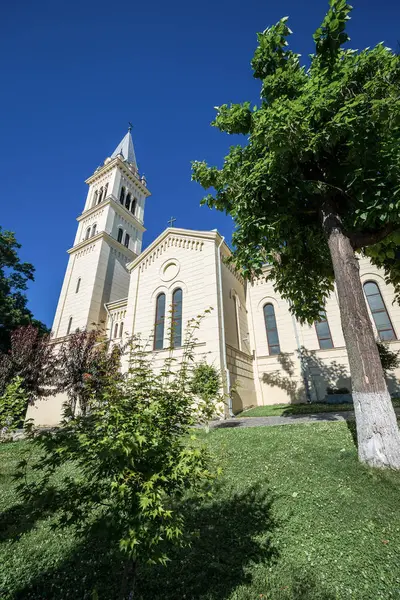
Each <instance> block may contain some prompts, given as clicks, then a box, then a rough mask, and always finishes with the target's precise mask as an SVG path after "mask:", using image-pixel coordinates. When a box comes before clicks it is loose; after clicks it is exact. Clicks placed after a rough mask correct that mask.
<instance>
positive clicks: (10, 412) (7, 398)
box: [0, 376, 27, 441]
mask: <svg viewBox="0 0 400 600" xmlns="http://www.w3.org/2000/svg"><path fill="white" fill-rule="evenodd" d="M22 384H23V380H22V377H18V376H16V377H14V379H13V380H12V381H11V382H10V383H9V384H8V385H7V386H6V389H5V390H4V393H3V395H2V396H0V439H1V440H2V441H4V440H7V439H9V437H10V434H11V433H12V432H13V431H15V430H16V429H17V428H18V427H20V426H21V425H22V423H23V420H24V416H25V410H26V405H27V393H26V391H25V389H24V388H23V385H22Z"/></svg>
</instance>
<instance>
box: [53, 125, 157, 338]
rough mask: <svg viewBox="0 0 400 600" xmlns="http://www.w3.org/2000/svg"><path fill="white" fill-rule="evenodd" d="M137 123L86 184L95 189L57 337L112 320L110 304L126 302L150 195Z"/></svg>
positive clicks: (81, 223)
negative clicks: (135, 137)
mask: <svg viewBox="0 0 400 600" xmlns="http://www.w3.org/2000/svg"><path fill="white" fill-rule="evenodd" d="M131 128H132V126H131V124H129V129H128V132H127V134H126V135H125V137H124V138H123V139H122V140H121V142H120V143H119V144H118V146H117V147H116V148H115V150H114V152H113V153H112V155H111V156H110V157H108V158H106V160H105V161H104V163H103V164H102V165H101V166H99V167H98V168H97V169H96V170H95V172H94V173H93V175H91V177H89V179H87V180H86V183H87V184H88V186H89V190H88V194H87V197H86V202H85V206H84V209H83V212H82V214H81V215H80V216H79V217H78V218H77V221H78V227H77V231H76V236H75V241H74V245H73V246H72V248H70V249H69V250H68V254H69V261H68V266H67V270H66V273H65V276H64V282H63V285H62V288H61V293H60V298H59V300H58V306H57V310H56V315H55V317H54V323H53V329H52V331H53V336H54V338H63V337H64V336H66V335H68V334H69V333H71V332H72V331H75V330H76V329H78V328H79V329H82V328H90V327H91V326H93V325H94V324H96V325H98V324H100V323H102V322H105V321H106V316H107V315H106V309H105V307H104V304H105V303H106V302H113V301H114V300H118V299H120V298H121V299H122V298H126V296H127V295H128V288H129V273H128V271H127V269H126V264H127V263H129V262H131V261H132V260H133V259H134V258H136V256H137V255H138V254H140V252H141V248H142V235H143V232H144V231H145V228H144V226H143V222H144V207H145V201H146V198H147V197H148V196H150V192H149V190H148V189H147V185H146V179H145V177H144V175H140V174H139V170H138V166H137V163H136V157H135V151H134V147H133V141H132V136H131Z"/></svg>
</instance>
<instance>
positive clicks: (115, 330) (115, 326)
mask: <svg viewBox="0 0 400 600" xmlns="http://www.w3.org/2000/svg"><path fill="white" fill-rule="evenodd" d="M114 337H115V338H116V337H118V323H115V325H114Z"/></svg>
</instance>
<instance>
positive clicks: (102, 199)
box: [27, 129, 400, 425]
mask: <svg viewBox="0 0 400 600" xmlns="http://www.w3.org/2000/svg"><path fill="white" fill-rule="evenodd" d="M86 183H87V184H88V186H89V189H88V194H87V198H86V202H85V205H84V208H83V212H82V214H81V215H80V216H79V217H78V218H77V221H78V227H77V231H76V236H75V240H74V244H73V246H72V247H71V248H70V249H69V250H68V254H69V260H68V266H67V269H66V273H65V277H64V282H63V285H62V289H61V293H60V298H59V301H58V306H57V310H56V314H55V317H54V323H53V328H52V333H53V339H54V340H55V341H56V343H57V341H60V342H62V341H63V340H64V339H65V337H66V336H68V335H69V334H70V333H71V332H73V331H75V330H76V329H85V328H91V327H93V324H98V325H100V324H105V327H106V331H107V335H108V337H109V339H110V340H112V341H113V343H121V341H122V340H124V339H125V340H126V339H127V338H128V337H129V336H132V335H134V334H140V335H141V337H142V339H145V340H146V339H148V340H151V342H150V343H151V347H149V352H153V353H154V358H155V365H156V366H157V363H158V364H161V362H162V360H163V358H165V357H166V356H167V352H168V350H167V348H169V347H170V345H171V340H170V339H169V335H170V334H169V331H170V327H169V324H168V320H169V319H170V318H171V310H172V306H173V307H174V322H175V323H176V326H175V327H174V331H173V336H172V345H173V347H174V349H175V350H174V352H175V356H176V357H177V358H178V359H179V355H180V354H181V353H182V348H181V345H182V339H183V335H184V331H185V327H186V324H187V323H188V321H189V320H190V319H192V318H193V317H196V315H198V314H201V313H204V311H205V310H206V309H208V308H210V307H211V308H212V309H213V310H212V311H210V312H209V313H207V314H206V315H205V318H204V320H203V321H202V323H201V327H200V329H199V331H198V332H197V337H198V343H197V344H196V346H195V352H196V361H206V362H207V363H209V364H212V365H214V366H215V367H217V368H218V369H219V370H220V371H221V373H222V376H223V380H224V387H225V390H224V392H225V395H226V397H227V398H228V397H229V401H228V402H227V406H226V415H225V416H232V415H233V414H237V413H238V412H240V411H242V410H243V409H246V408H248V407H251V406H257V405H264V404H276V403H282V402H287V403H291V402H306V401H312V402H317V401H323V400H325V398H326V395H327V389H328V388H335V389H336V390H337V389H339V388H347V389H348V390H351V381H350V374H349V367H348V360H347V354H346V348H345V343H344V339H343V333H342V328H341V323H340V314H339V306H338V301H337V294H336V290H335V291H334V292H333V293H332V294H331V296H330V298H329V299H328V301H327V304H326V310H325V312H324V313H323V314H321V319H320V320H319V322H317V323H315V324H314V325H312V326H309V325H300V324H299V323H298V322H297V321H296V319H295V318H294V317H293V316H292V315H291V313H290V311H289V306H288V303H287V302H286V301H285V300H283V299H282V298H281V297H280V296H279V294H278V293H276V292H275V291H274V289H273V284H272V282H270V281H268V280H266V275H267V274H268V267H265V276H263V277H261V278H259V279H258V280H255V281H253V282H251V283H250V282H246V281H244V280H243V278H242V277H241V275H240V273H238V272H237V271H235V269H234V268H233V267H232V266H231V265H229V264H226V261H225V259H226V258H227V257H228V256H229V255H230V249H229V247H228V245H227V244H226V242H225V240H224V237H223V236H221V235H220V234H219V233H218V231H217V230H216V229H214V230H211V231H197V230H194V229H193V230H192V229H180V228H177V227H168V228H167V229H165V231H163V232H162V233H161V234H160V235H159V236H158V237H157V238H156V239H155V240H154V241H153V242H152V243H151V244H149V245H148V246H147V247H146V248H145V250H143V251H142V237H143V234H144V232H145V227H144V213H145V204H146V200H147V198H148V197H149V196H150V191H149V189H148V187H147V182H146V179H145V177H144V176H143V175H141V174H140V173H139V170H138V166H137V162H136V157H135V151H134V147H133V142H132V137H131V132H130V129H129V130H128V133H127V134H126V135H125V137H124V138H123V139H122V141H121V142H120V143H119V144H118V145H117V147H116V149H115V150H114V152H113V153H112V154H111V156H110V157H108V158H106V159H105V161H104V163H103V165H102V166H100V167H98V168H97V169H96V170H95V172H94V173H93V175H91V176H90V177H89V178H88V179H87V180H86ZM171 224H172V223H171ZM359 262H360V277H361V280H362V284H363V287H364V292H365V296H366V300H367V305H368V307H369V312H370V317H371V322H372V325H373V327H374V330H375V333H376V338H377V340H382V341H385V342H387V343H388V344H389V346H390V348H391V349H393V350H400V342H399V341H398V340H399V336H400V306H399V305H398V304H397V303H393V300H394V290H393V288H392V286H391V285H387V284H386V283H385V280H384V274H383V273H382V272H381V271H380V270H379V269H377V268H376V267H374V266H373V265H371V263H370V262H369V260H368V259H367V258H360V261H359ZM399 379H400V370H398V371H397V372H395V373H393V374H390V375H389V377H388V386H389V391H390V392H391V393H392V394H397V393H399V391H400V384H399V381H398V380H399ZM328 391H330V392H332V390H328ZM64 400H65V397H63V395H62V394H60V395H58V396H56V397H55V398H50V399H46V400H42V401H39V402H37V403H36V404H35V406H32V407H30V408H29V410H28V414H27V417H28V418H33V419H34V420H35V422H36V424H38V425H54V424H57V423H58V422H59V420H60V416H61V409H62V403H63V401H64Z"/></svg>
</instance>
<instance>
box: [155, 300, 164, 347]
mask: <svg viewBox="0 0 400 600" xmlns="http://www.w3.org/2000/svg"><path fill="white" fill-rule="evenodd" d="M164 320H165V294H158V296H157V299H156V318H155V323H154V350H162V348H163V347H164Z"/></svg>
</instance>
